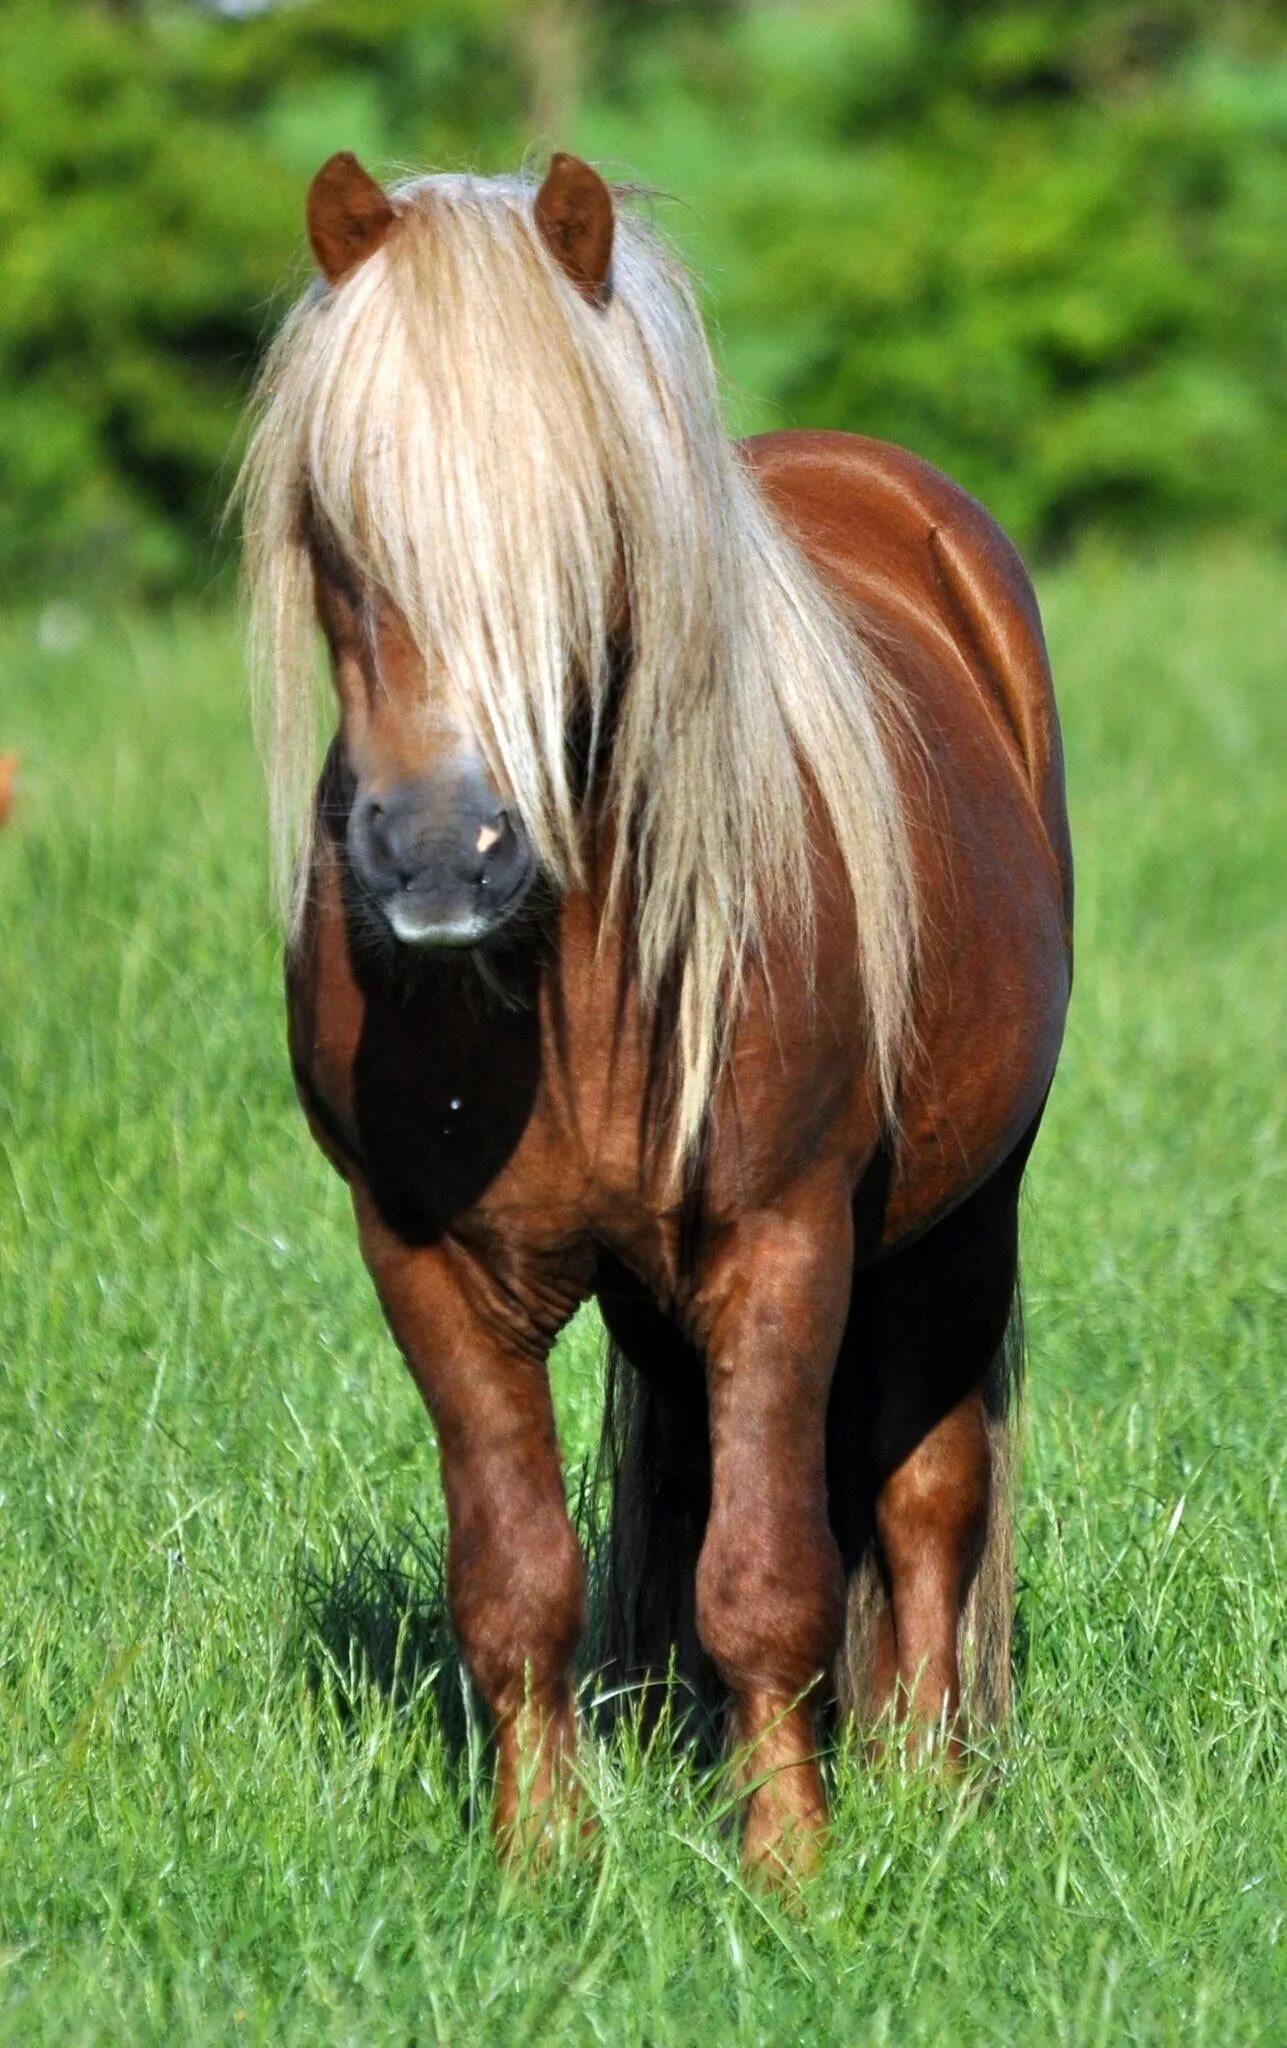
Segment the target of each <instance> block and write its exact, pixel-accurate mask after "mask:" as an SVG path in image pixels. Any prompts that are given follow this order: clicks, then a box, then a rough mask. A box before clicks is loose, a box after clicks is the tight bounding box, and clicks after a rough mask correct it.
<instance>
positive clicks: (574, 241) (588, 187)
mask: <svg viewBox="0 0 1287 2048" xmlns="http://www.w3.org/2000/svg"><path fill="white" fill-rule="evenodd" d="M536 225H537V227H538V228H539V229H540V231H541V233H542V234H543V235H544V237H545V240H546V243H547V245H548V247H549V251H550V254H551V255H552V256H553V258H554V260H555V262H556V263H557V264H558V265H559V266H560V268H561V269H562V270H564V271H565V272H566V273H567V275H568V276H569V277H570V278H571V280H572V282H573V284H574V285H575V286H576V288H577V290H578V291H579V292H580V293H581V294H582V295H583V296H584V297H585V298H587V299H590V300H592V301H593V302H594V303H595V304H596V305H602V303H603V301H604V299H605V298H606V297H607V284H608V271H609V269H610V268H611V265H612V227H613V222H612V194H611V193H610V192H609V190H608V188H607V186H606V185H605V184H604V182H603V179H602V178H601V177H600V176H599V173H598V172H597V171H592V170H591V169H590V166H589V164H583V163H582V162H581V159H580V157H577V156H565V155H564V153H563V151H562V150H559V152H558V153H557V155H555V156H554V157H553V158H551V161H550V168H549V170H548V171H547V172H546V174H545V183H544V184H543V185H542V187H541V189H540V191H539V192H538V193H537V195H536Z"/></svg>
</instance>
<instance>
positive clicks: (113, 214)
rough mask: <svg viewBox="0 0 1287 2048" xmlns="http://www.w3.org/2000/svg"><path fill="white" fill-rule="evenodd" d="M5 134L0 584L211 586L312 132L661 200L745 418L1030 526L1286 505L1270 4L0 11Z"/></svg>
mask: <svg viewBox="0 0 1287 2048" xmlns="http://www.w3.org/2000/svg"><path fill="white" fill-rule="evenodd" d="M0 134H2V135H3V146H2V148H0V576H2V577H3V583H4V588H5V589H6V591H7V592H8V593H9V594H10V595H11V596H12V595H18V594H21V593H22V592H23V591H24V590H31V591H37V590H42V589H48V588H57V589H62V590H65V589H67V588H68V586H69V584H74V585H77V586H99V585H101V586H105V587H110V588H111V589H113V590H117V591H121V592H125V593H128V594H142V595H149V594H151V595H159V594H166V593H168V592H171V591H174V590H176V589H179V588H182V587H184V586H192V585H194V584H195V585H200V586H204V585H206V584H208V583H209V582H210V581H211V580H212V579H217V578H218V577H219V576H220V574H221V573H222V567H221V565H222V544H221V543H219V542H218V541H217V540H216V538H215V537H214V536H215V529H216V526H217V520H218V514H219V508H220V505H221V501H222V498H223V495H224V493H225V490H226V486H227V484H228V482H229V480H230V476H231V470H232V465H233V463H234V462H235V458H236V451H237V443H238V434H239V418H240V411H241V408H242V405H243V403H244V398H245V394H246V390H247V386H248V383H249V379H250V377H251V375H252V374H253V369H254V364H255V361H256V358H257V355H258V352H259V350H260V348H261V347H262V345H263V341H264V339H265V336H266V334H267V332H268V330H269V328H270V327H271V325H272V323H273V320H274V318H275V316H276V312H277V311H278V310H279V308H280V305H281V303H282V300H281V294H280V288H281V286H282V283H283V279H284V278H285V279H286V280H287V282H288V284H289V283H294V284H298V283H299V282H300V281H302V279H303V277H304V276H305V275H306V271H305V268H304V265H303V260H302V256H301V239H302V238H301V213H302V197H303V191H304V187H305V184H306V182H307V179H308V177H309V176H310V175H311V173H312V171H313V170H314V169H315V167H316V165H317V164H318V163H319V162H320V161H321V160H322V158H324V157H325V156H326V155H327V154H329V152H330V151H331V150H333V149H338V148H353V149H355V150H357V152H358V153H359V154H360V155H361V156H362V157H363V158H364V159H365V160H366V161H367V162H368V164H369V165H370V166H371V167H372V168H373V169H375V170H377V171H380V172H383V173H385V174H388V173H390V172H393V171H396V170H397V169H398V168H400V167H403V166H412V167H422V166H433V167H448V168H454V167H462V166H466V165H473V166H476V167H478V168H479V169H481V170H497V169H502V168H506V167H509V166H512V165H513V164H515V163H516V162H519V161H521V160H522V159H523V158H524V157H525V155H527V154H528V153H529V152H530V151H535V152H537V153H538V156H537V160H538V161H539V154H540V153H543V152H544V150H545V149H547V148H548V147H551V146H553V145H555V144H560V145H565V146H570V147H572V148H574V149H579V150H581V151H582V152H583V153H585V154H587V155H591V156H594V157H595V158H596V159H598V160H599V161H600V162H602V163H604V165H605V167H606V168H608V170H609V171H610V172H612V173H615V174H617V175H620V176H623V177H631V178H638V179H642V180H645V181H647V182H650V183H653V184H655V185H657V186H658V187H660V188H662V189H663V190H664V191H666V192H668V193H672V194H674V195H676V203H674V204H672V203H669V202H663V201H660V200H659V201H657V202H656V212H657V216H658V218H659V220H660V221H661V223H662V225H663V226H664V227H665V228H666V230H667V232H669V233H670V234H671V235H672V236H673V237H674V238H675V239H676V240H677V241H678V242H679V243H680V245H681V246H682V247H683V248H684V250H685V252H686V253H687V254H688V256H689V257H690V258H691V259H692V260H693V261H694V262H695V263H696V264H697V266H698V268H699V271H700V273H701V276H702V279H703V283H704V288H705V291H706V294H707V301H708V306H709V310H710V312H711V315H712V318H713V321H714V324H715V327H716V330H717V341H718V345H719V347H720V350H721V354H722V358H723V362H724V366H725V369H726V372H727V375H728V378H729V384H730V417H731V420H732V422H733V424H734V425H735V426H737V427H739V428H742V429H749V428H753V427H764V426H770V425H786V424H826V425H830V426H843V427H848V428H853V429H859V430H862V431H864V432H868V433H873V434H879V435H884V436H887V437H888V438H891V439H893V440H897V441H901V442H903V443H905V444H907V445H908V446H910V447H913V448H915V449H917V450H919V451H920V452H921V453H922V454H924V455H926V456H928V457H929V458H930V459H931V460H933V461H935V462H938V463H940V464H942V465H943V466H944V467H945V468H947V469H949V470H950V471H952V473H953V474H954V475H956V476H957V477H959V478H960V479H961V480H962V481H963V482H964V483H966V484H967V485H968V486H969V487H970V488H971V489H973V490H974V491H976V492H977V493H978V494H979V495H980V496H981V497H982V498H983V499H984V500H985V501H986V502H987V503H988V504H989V505H990V506H991V507H992V509H993V510H994V511H995V512H996V513H997V514H998V515H999V516H1000V517H1001V519H1002V520H1003V521H1004V522H1005V523H1006V524H1007V525H1008V526H1009V528H1010V529H1011V531H1012V532H1013V533H1014V535H1015V536H1016V538H1017V539H1018V540H1020V541H1021V542H1022V543H1023V544H1025V545H1027V546H1029V547H1037V548H1044V549H1047V550H1049V549H1051V548H1054V547H1058V546H1060V545H1062V544H1064V543H1066V542H1067V541H1069V540H1070V539H1072V538H1074V537H1076V536H1078V535H1080V534H1082V533H1084V532H1086V531H1088V530H1105V529H1106V530H1109V531H1111V532H1114V533H1116V534H1117V535H1120V536H1123V537H1131V538H1136V537H1139V536H1141V535H1148V534H1151V533H1156V532H1160V531H1163V530H1174V529H1177V528H1184V529H1189V530H1202V529H1205V528H1211V527H1219V526H1229V525H1232V524H1237V525H1240V526H1242V527H1244V528H1248V529H1251V530H1253V531H1260V532H1270V531H1272V530H1275V529H1277V530H1279V531H1281V530H1282V528H1283V527H1284V525H1285V524H1287V513H1285V511H1284V494H1283V485H1282V453H1283V447H1284V426H1285V421H1287V346H1285V337H1284V307H1285V305H1287V289H1285V287H1287V175H1285V170H1287V162H1285V147H1287V16H1285V14H1284V10H1283V8H1282V6H1281V5H1279V4H1276V0H1223V4H1221V5H1218V6H1214V5H1211V4H1210V0H1151V4H1150V0H977V4H968V0H956V4H948V0H848V4H844V5H828V6H823V5H795V6H782V5H776V4H765V5H749V6H748V5H736V4H731V0H725V4H711V0H707V4H704V5H692V4H684V0H673V4H666V0H637V4H634V5H628V4H626V0H526V4H512V0H511V4H504V0H362V4H361V5H354V4H353V0H281V4H277V5H272V4H266V0H223V4H213V0H212V4H201V0H113V4H109V0H62V4H55V0H5V5H4V9H3V13H0Z"/></svg>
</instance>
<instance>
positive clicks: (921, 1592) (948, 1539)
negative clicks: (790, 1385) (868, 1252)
mask: <svg viewBox="0 0 1287 2048" xmlns="http://www.w3.org/2000/svg"><path fill="white" fill-rule="evenodd" d="M1019 1170H1020V1169H1018V1168H1016V1166H1015V1164H1014V1163H1013V1162H1007V1166H1006V1168H1003V1169H1002V1170H1001V1172H1000V1173H998V1174H997V1175H994V1176H993V1179H992V1180H991V1181H989V1182H988V1183H986V1184H985V1186H984V1187H983V1188H981V1189H979V1190H978V1191H977V1192H976V1193H975V1194H974V1195H972V1196H971V1197H970V1198H969V1199H968V1200H967V1201H966V1202H964V1203H963V1204H962V1205H961V1207H960V1208H959V1209H957V1210H954V1211H953V1212H952V1214H951V1215H949V1216H947V1217H945V1218H944V1219H943V1220H942V1222H940V1223H938V1224H937V1225H935V1226H934V1228H933V1229H931V1230H930V1231H928V1232H927V1233H926V1234H925V1236H924V1237H922V1238H920V1239H919V1240H918V1241H917V1242H916V1243H915V1244H914V1245H911V1246H909V1247H908V1248H907V1250H905V1251H903V1252H901V1253H898V1254H896V1255H895V1256H894V1257H893V1258H891V1259H890V1260H889V1261H888V1262H887V1263H886V1264H885V1265H884V1266H883V1267H881V1268H880V1269H878V1271H877V1272H875V1273H873V1275H872V1276H871V1280H872V1285H873V1287H874V1288H875V1290H876V1303H875V1306H876V1311H877V1313H876V1316H875V1318H874V1335H875V1346H874V1357H873V1360H872V1370H873V1384H872V1396H873V1400H874V1412H873V1415H872V1424H871V1436H870V1448H869V1456H870V1459H871V1468H872V1470H871V1478H872V1490H873V1495H874V1524H875V1529H874V1533H875V1541H876V1550H877V1557H878V1561H879V1565H880V1569H881V1573H882V1576H883V1578H884V1581H885V1585H886V1588H887V1594H888V1597H887V1602H886V1605H885V1608H884V1611H883V1612H882V1614H881V1616H880V1619H879V1622H878V1626H877V1632H876V1642H875V1651H874V1668H873V1705H874V1708H875V1710H876V1713H877V1714H879V1713H881V1712H882V1711H884V1710H886V1709H888V1708H891V1707H893V1708H895V1709H896V1710H898V1711H901V1712H905V1713H906V1714H907V1715H908V1717H909V1718H910V1719H911V1720H912V1722H913V1723H914V1724H915V1726H916V1727H917V1728H918V1729H919V1730H920V1731H922V1734H921V1738H920V1739H921V1740H922V1741H931V1742H932V1740H933V1739H934V1734H935V1731H936V1730H937V1729H939V1728H940V1727H941V1728H942V1729H944V1730H945V1731H946V1734H947V1740H948V1744H949V1748H950V1750H951V1751H952V1752H953V1753H956V1752H958V1751H959V1749H960V1744H961V1736H960V1708H961V1690H962V1674H961V1667H960V1635H961V1617H962V1613H963V1610H964V1608H965V1604H966V1599H967V1595H968V1594H969V1591H970V1588H971V1584H972V1582H973V1580H974V1577H975V1574H976V1573H977V1572H978V1570H979V1567H980V1562H981V1559H982V1557H983V1553H984V1547H985V1543H986V1542H987V1541H988V1534H989V1517H990V1514H991V1513H992V1512H993V1506H994V1504H993V1500H992V1494H993V1488H994V1483H995V1477H996V1475H994V1472H993V1449H992V1441H993V1431H992V1429H991V1427H990V1420H989V1401H990V1399H991V1398H992V1392H993V1390H992V1386H991V1382H992V1380H993V1379H994V1377H995V1368H996V1361H997V1359H998V1356H999V1354H1000V1351H1001V1347H1002V1344H1003V1342H1004V1338H1005V1332H1006V1326H1007V1322H1008V1320H1009V1316H1010V1311H1011V1306H1012V1303H1013V1300H1014V1291H1015V1283H1016V1278H1017V1272H1018V1223H1017V1202H1018V1185H1019ZM1007 1511H1008V1509H1007V1504H1006V1503H1005V1502H1003V1501H998V1502H996V1503H995V1512H996V1516H997V1518H998V1519H999V1518H1001V1517H1003V1516H1004V1515H1005V1514H1006V1513H1007Z"/></svg>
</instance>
